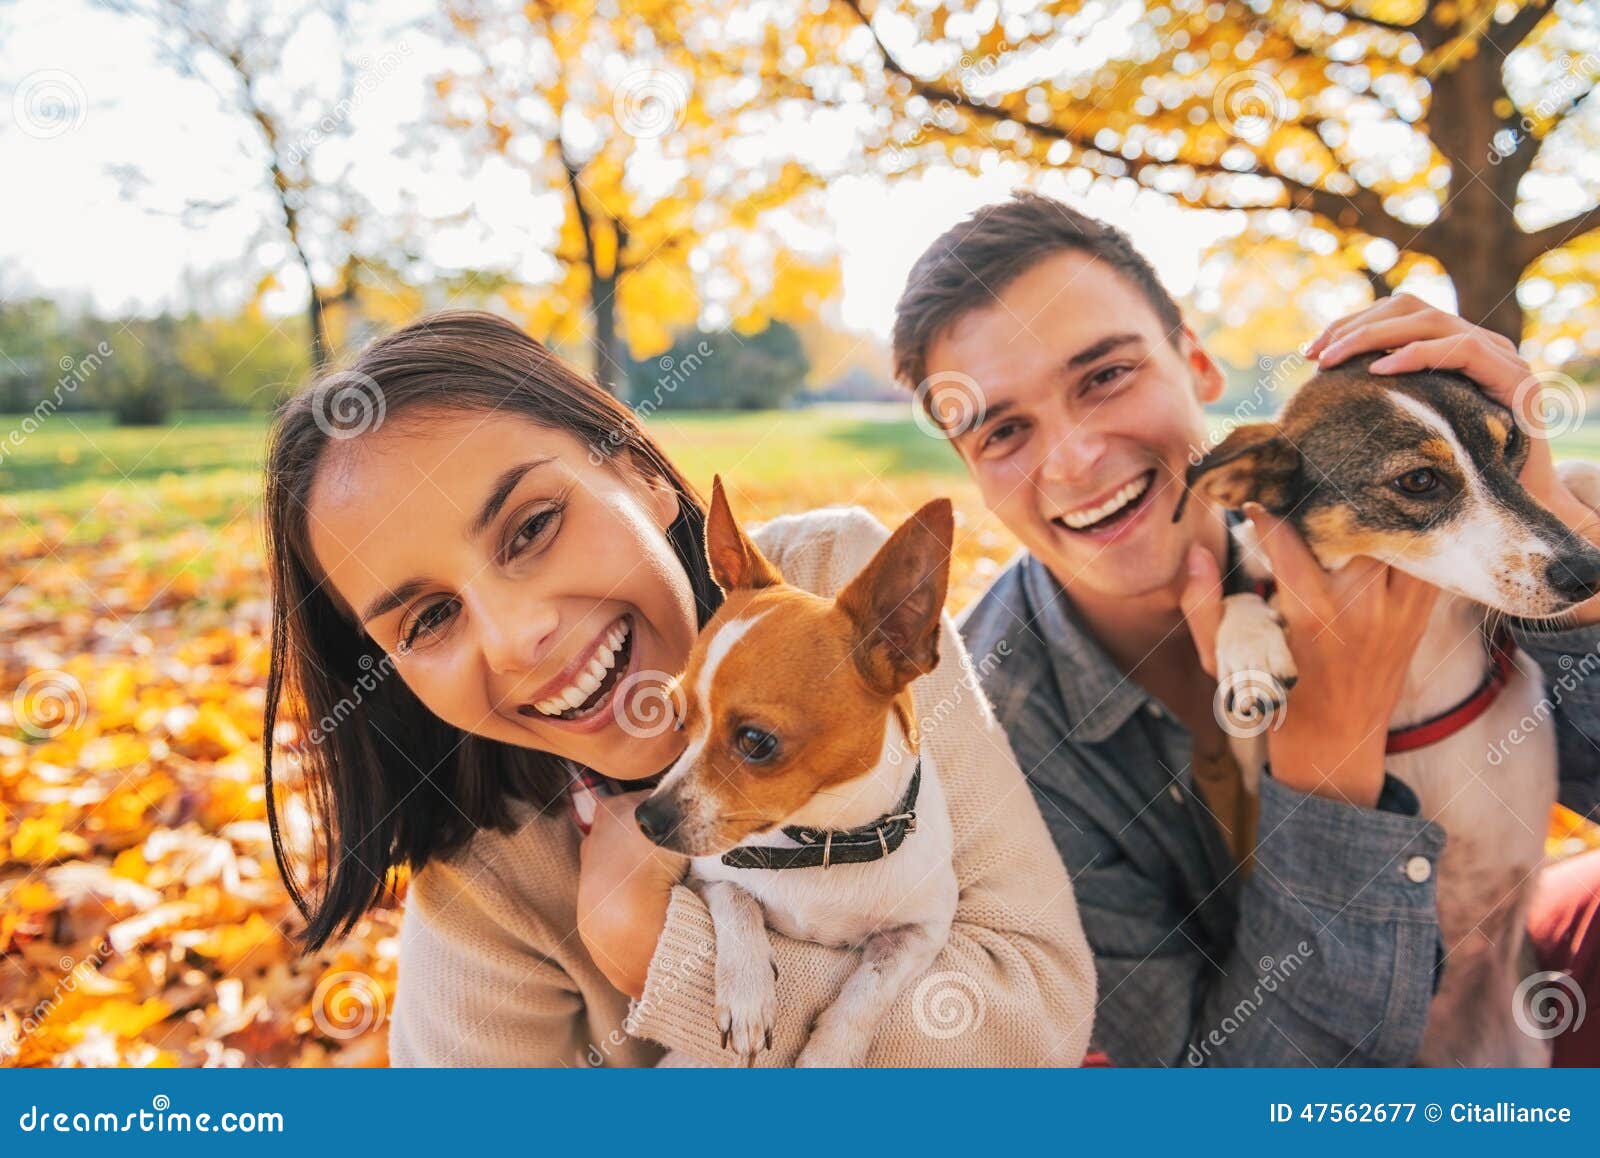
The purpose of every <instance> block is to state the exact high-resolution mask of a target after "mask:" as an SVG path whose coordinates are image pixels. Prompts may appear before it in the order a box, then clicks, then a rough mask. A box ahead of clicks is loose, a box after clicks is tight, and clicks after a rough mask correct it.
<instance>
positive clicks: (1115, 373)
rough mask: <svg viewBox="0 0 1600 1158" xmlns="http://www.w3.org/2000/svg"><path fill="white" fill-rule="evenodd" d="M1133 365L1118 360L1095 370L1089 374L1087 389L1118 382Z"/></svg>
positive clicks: (1095, 388) (1096, 388)
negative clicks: (1111, 364) (1113, 364)
mask: <svg viewBox="0 0 1600 1158" xmlns="http://www.w3.org/2000/svg"><path fill="white" fill-rule="evenodd" d="M1132 369H1133V366H1132V365H1131V364H1129V363H1127V362H1119V363H1117V364H1116V365H1115V366H1107V367H1106V368H1105V369H1103V370H1096V371H1095V372H1094V373H1093V374H1091V375H1089V389H1091V390H1098V389H1099V388H1100V387H1102V386H1110V385H1114V384H1115V383H1117V382H1120V381H1121V380H1122V379H1123V378H1124V377H1125V376H1126V375H1127V374H1128V372H1129V371H1131V370H1132Z"/></svg>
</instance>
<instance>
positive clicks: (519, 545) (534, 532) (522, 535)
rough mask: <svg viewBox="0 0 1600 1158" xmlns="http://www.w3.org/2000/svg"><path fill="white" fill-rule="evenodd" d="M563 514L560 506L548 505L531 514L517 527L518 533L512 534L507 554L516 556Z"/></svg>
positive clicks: (542, 534)
mask: <svg viewBox="0 0 1600 1158" xmlns="http://www.w3.org/2000/svg"><path fill="white" fill-rule="evenodd" d="M560 514H561V508H560V507H546V508H545V509H544V510H542V511H540V512H539V513H538V514H536V515H533V516H531V517H530V518H528V519H527V520H525V521H524V522H523V524H522V525H521V526H520V527H518V528H517V533H516V534H515V535H514V536H512V539H511V542H510V544H509V545H508V546H507V547H506V555H507V556H508V557H509V558H516V556H518V555H520V554H521V553H522V552H523V551H526V550H527V549H528V547H529V546H530V545H531V544H533V543H535V542H537V541H538V540H539V539H540V538H541V537H543V536H544V535H545V534H546V533H547V532H548V531H549V530H550V528H551V527H552V526H554V525H555V520H556V518H557V517H558V516H559V515H560Z"/></svg>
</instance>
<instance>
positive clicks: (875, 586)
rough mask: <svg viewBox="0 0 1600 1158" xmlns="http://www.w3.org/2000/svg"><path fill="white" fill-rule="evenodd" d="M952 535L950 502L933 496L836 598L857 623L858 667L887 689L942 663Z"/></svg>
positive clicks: (891, 691)
mask: <svg viewBox="0 0 1600 1158" xmlns="http://www.w3.org/2000/svg"><path fill="white" fill-rule="evenodd" d="M954 539H955V515H954V514H953V512H952V511H951V508H950V500H949V499H934V500H933V502H931V503H929V504H928V505H927V506H925V507H923V508H922V509H921V510H919V511H918V512H917V513H916V514H914V515H912V516H911V517H910V518H909V519H907V520H906V521H905V522H904V523H902V524H901V525H900V527H899V528H898V529H897V530H896V531H895V533H894V534H892V535H890V536H889V541H888V542H886V543H885V544H884V545H883V546H882V547H880V548H878V553H877V554H876V555H874V556H873V557H872V559H871V561H870V562H868V563H867V565H866V566H865V567H864V568H862V570H861V574H859V575H857V576H856V577H855V578H854V579H852V580H851V581H850V583H849V585H848V586H846V587H845V589H844V590H843V591H841V592H839V595H838V598H837V599H836V600H835V602H836V603H837V604H838V606H839V607H840V609H842V610H843V611H844V613H845V614H846V615H848V616H849V617H850V620H851V622H852V623H854V624H855V626H856V645H855V660H856V666H857V667H858V668H859V669H860V671H861V674H862V676H863V677H864V678H865V679H866V681H867V683H868V685H869V686H871V687H872V688H874V689H875V690H877V691H879V692H881V693H883V694H884V695H894V694H895V693H896V692H898V691H899V690H900V689H901V688H903V687H905V686H906V685H907V684H908V683H910V682H911V681H912V680H914V679H916V678H917V677H918V676H920V675H927V674H928V673H929V672H930V671H932V670H933V669H934V668H935V667H937V666H938V663H939V615H940V613H941V612H942V611H943V610H944V597H945V592H946V590H947V589H948V588H949V585H950V545H951V543H952V541H953V540H954Z"/></svg>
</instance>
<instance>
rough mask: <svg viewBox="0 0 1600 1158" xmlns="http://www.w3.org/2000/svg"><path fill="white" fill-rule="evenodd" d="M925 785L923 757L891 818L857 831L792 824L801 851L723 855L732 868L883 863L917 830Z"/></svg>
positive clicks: (750, 848) (753, 848) (740, 850)
mask: <svg viewBox="0 0 1600 1158" xmlns="http://www.w3.org/2000/svg"><path fill="white" fill-rule="evenodd" d="M921 785H922V757H920V756H919V757H917V765H916V767H915V768H913V769H912V770H911V783H910V784H909V785H907V786H906V794H905V796H903V797H901V799H900V805H899V807H898V808H896V809H895V810H894V812H892V813H890V814H889V815H888V816H880V817H878V819H877V820H874V821H871V822H870V823H867V824H863V825H861V826H860V827H858V828H802V827H800V826H799V825H791V826H790V827H788V828H785V829H784V830H783V834H784V835H785V836H787V837H788V838H789V839H790V840H793V841H797V842H799V847H798V848H772V847H770V846H759V845H739V846H738V847H737V848H730V849H729V850H728V851H727V852H725V853H723V854H722V863H723V864H725V865H727V866H728V867H729V868H750V869H793V868H828V867H830V866H832V865H836V864H865V863H866V862H867V861H874V860H882V859H883V858H884V857H886V856H888V855H889V854H890V853H891V852H893V851H894V850H895V849H897V848H899V847H900V846H901V845H902V844H904V843H905V839H906V835H907V834H908V833H912V832H915V831H917V814H916V812H915V811H914V810H915V808H916V804H917V789H918V788H919V787H921Z"/></svg>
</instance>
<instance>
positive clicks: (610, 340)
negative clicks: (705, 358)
mask: <svg viewBox="0 0 1600 1158" xmlns="http://www.w3.org/2000/svg"><path fill="white" fill-rule="evenodd" d="M717 7H718V6H715V5H703V4H697V3H676V4H668V3H660V2H640V0H621V2H620V3H618V2H611V3H597V2H594V0H534V2H532V3H527V4H513V3H498V2H493V0H490V2H476V0H454V2H452V3H451V4H449V6H448V8H447V10H446V20H447V21H448V34H447V39H448V41H449V43H450V45H451V49H452V57H451V67H450V68H449V69H448V71H446V72H444V73H443V74H441V75H440V76H439V77H438V78H437V80H436V82H435V85H434V90H435V91H434V97H435V99H434V103H433V110H432V117H433V121H434V124H435V126H437V127H442V128H444V129H445V130H447V132H446V133H445V134H444V135H443V139H439V138H438V137H436V138H435V148H436V149H438V150H440V151H459V152H463V153H465V154H467V156H468V159H469V163H472V164H475V165H477V166H478V167H479V170H480V171H481V172H488V171H489V170H490V169H492V168H497V167H502V166H509V167H510V168H511V169H513V170H514V171H516V172H518V173H521V174H523V175H525V177H526V179H527V182H528V189H529V193H530V198H532V197H541V196H542V197H544V198H546V199H549V198H554V199H555V200H557V201H558V203H559V204H560V205H561V207H562V208H561V214H560V225H559V228H558V229H557V230H556V231H555V233H556V236H555V237H554V238H553V240H552V244H551V248H550V257H551V258H552V260H553V262H554V273H553V276H552V277H551V278H550V279H549V283H548V284H532V285H524V286H522V287H521V288H517V287H511V288H508V289H507V290H506V291H504V292H503V293H502V294H501V296H502V297H503V298H504V299H506V300H507V301H508V303H509V304H510V305H511V306H512V308H513V309H515V310H516V311H517V312H518V313H519V314H520V315H521V316H522V318H523V320H524V321H525V323H526V324H527V325H528V326H529V327H530V328H531V329H533V330H534V331H535V332H536V333H540V334H542V335H544V336H547V337H551V338H553V339H555V340H562V341H577V340H580V339H582V338H583V337H584V336H587V339H588V341H589V344H590V346H591V349H592V356H593V365H594V370H595V374H596V376H597V377H598V378H599V379H600V380H601V381H602V382H604V383H605V384H606V385H608V386H610V387H611V388H613V389H615V390H619V391H622V390H625V388H626V382H627V372H626V367H627V364H628V353H629V351H630V350H631V352H632V353H633V354H634V356H636V357H643V356H647V355H650V354H653V353H659V352H660V351H662V350H665V349H666V348H667V347H668V346H669V345H670V344H671V341H672V334H673V332H674V331H675V330H677V329H679V328H682V327H683V326H686V325H691V324H693V323H694V322H695V321H696V320H697V319H699V318H700V317H701V315H702V313H703V312H706V311H708V310H710V311H711V312H712V313H713V316H712V317H711V318H710V319H709V320H710V321H712V322H713V323H714V324H724V323H729V324H731V325H732V326H733V327H734V329H735V330H736V331H739V332H742V333H754V332H756V331H759V330H761V329H763V328H764V327H765V326H766V325H767V323H768V321H769V320H770V319H771V318H773V317H782V316H784V315H786V314H787V315H796V316H803V315H805V314H807V313H809V312H813V311H815V309H816V308H817V307H818V306H819V305H820V303H821V301H822V300H823V299H824V298H825V297H826V296H827V295H828V294H830V293H831V292H832V291H833V288H834V286H835V284H836V282H837V277H838V274H837V269H836V265H835V261H834V259H833V257H832V256H831V250H830V249H829V248H828V247H827V246H822V245H819V246H812V247H809V248H808V249H807V250H804V251H802V250H800V249H797V248H795V247H793V246H788V245H780V244H778V243H777V242H776V241H775V238H778V237H780V236H792V235H794V234H795V233H798V232H803V231H804V230H805V229H806V228H807V227H813V228H814V225H815V211H816V209H817V208H818V199H817V198H815V197H814V196H812V194H814V193H816V192H817V190H818V188H819V181H818V178H817V175H816V174H815V173H814V172H813V171H812V170H811V169H809V168H807V167H805V166H804V165H802V164H801V163H800V161H799V160H798V159H797V158H795V157H793V156H785V155H784V154H783V151H782V150H781V148H776V147H774V146H775V145H776V144H778V143H779V142H776V141H775V140H774V139H773V134H772V129H773V120H772V119H771V116H770V115H767V114H769V113H770V111H771V110H772V109H773V108H774V107H775V106H776V104H777V103H778V102H779V101H780V100H781V99H782V98H783V97H784V96H785V95H786V94H788V95H791V96H793V95H799V94H800V90H799V88H798V87H797V86H796V85H794V83H793V82H792V81H790V80H788V79H787V78H786V77H785V76H784V73H783V70H782V68H781V67H780V64H779V61H778V60H777V58H776V55H775V52H774V50H773V47H772V46H771V45H770V44H763V43H762V42H760V41H756V42H750V41H744V42H741V41H739V40H738V39H737V38H735V37H731V36H729V35H726V30H725V29H724V28H722V27H721V26H720V25H719V24H718V23H717V22H716V20H715V19H713V17H714V16H715V15H716V12H715V9H716V8H717ZM758 225H759V228H758ZM522 256H523V255H520V254H507V255H506V260H507V262H508V264H509V263H511V262H512V261H514V260H516V259H519V258H521V257H522Z"/></svg>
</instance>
